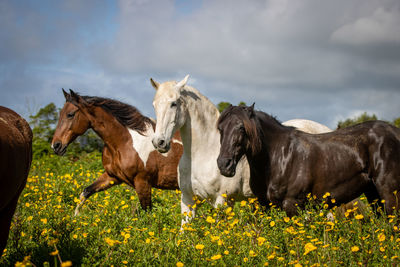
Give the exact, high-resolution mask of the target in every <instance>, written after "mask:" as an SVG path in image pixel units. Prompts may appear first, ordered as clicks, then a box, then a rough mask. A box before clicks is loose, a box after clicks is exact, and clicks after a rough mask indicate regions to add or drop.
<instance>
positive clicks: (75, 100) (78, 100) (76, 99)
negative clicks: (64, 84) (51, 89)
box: [69, 89, 88, 107]
mask: <svg viewBox="0 0 400 267" xmlns="http://www.w3.org/2000/svg"><path fill="white" fill-rule="evenodd" d="M69 92H70V97H71V102H72V104H74V105H76V106H78V107H79V106H87V104H88V103H87V102H86V101H85V100H84V99H83V98H82V97H81V96H80V95H78V94H77V93H75V92H74V91H72V89H69Z"/></svg>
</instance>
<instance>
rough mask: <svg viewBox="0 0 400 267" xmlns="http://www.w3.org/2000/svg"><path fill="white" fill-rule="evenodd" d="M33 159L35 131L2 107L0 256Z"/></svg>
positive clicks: (15, 114) (0, 118)
mask: <svg viewBox="0 0 400 267" xmlns="http://www.w3.org/2000/svg"><path fill="white" fill-rule="evenodd" d="M31 162H32V130H31V128H30V127H29V124H28V123H27V122H26V121H25V120H24V119H23V118H21V117H20V116H19V115H18V114H17V113H15V112H14V111H12V110H10V109H8V108H5V107H1V106H0V257H1V255H2V253H3V250H4V248H5V246H6V244H7V239H8V233H9V231H10V225H11V219H12V217H13V215H14V212H15V208H16V207H17V202H18V198H19V195H20V194H21V192H22V190H23V189H24V188H25V184H26V180H27V177H28V174H29V169H30V167H31Z"/></svg>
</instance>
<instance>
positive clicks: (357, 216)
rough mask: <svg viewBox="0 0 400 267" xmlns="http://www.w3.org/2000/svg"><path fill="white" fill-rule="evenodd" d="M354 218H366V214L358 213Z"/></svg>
mask: <svg viewBox="0 0 400 267" xmlns="http://www.w3.org/2000/svg"><path fill="white" fill-rule="evenodd" d="M354 218H356V219H357V220H362V219H364V216H363V215H362V214H357V215H356V216H354Z"/></svg>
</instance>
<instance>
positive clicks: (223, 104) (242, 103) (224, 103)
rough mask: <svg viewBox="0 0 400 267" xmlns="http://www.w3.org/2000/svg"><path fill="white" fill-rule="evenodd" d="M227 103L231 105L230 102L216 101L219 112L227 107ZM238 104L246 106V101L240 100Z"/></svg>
mask: <svg viewBox="0 0 400 267" xmlns="http://www.w3.org/2000/svg"><path fill="white" fill-rule="evenodd" d="M229 105H232V104H231V103H230V102H224V101H222V102H219V103H218V105H217V108H218V110H219V112H222V111H224V110H225V109H226V108H227V107H229ZM238 106H246V103H245V102H243V101H240V102H239V104H238Z"/></svg>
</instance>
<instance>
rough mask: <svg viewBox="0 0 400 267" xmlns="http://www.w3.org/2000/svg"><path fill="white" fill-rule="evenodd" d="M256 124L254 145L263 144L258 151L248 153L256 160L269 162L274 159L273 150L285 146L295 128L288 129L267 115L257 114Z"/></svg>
mask: <svg viewBox="0 0 400 267" xmlns="http://www.w3.org/2000/svg"><path fill="white" fill-rule="evenodd" d="M254 123H255V124H256V128H257V136H256V137H255V138H257V140H252V141H251V142H252V143H255V142H257V141H259V142H261V143H260V146H259V149H258V151H252V150H250V151H248V153H247V154H248V155H249V156H251V157H253V158H254V160H256V161H259V160H261V161H262V160H268V161H269V159H270V158H271V157H272V155H271V153H272V152H271V151H272V148H273V147H275V146H276V145H277V144H284V143H286V140H287V139H288V138H289V133H290V132H291V131H293V128H291V127H286V126H284V125H282V124H281V123H279V122H278V121H277V120H275V119H274V118H272V117H271V116H269V115H268V114H266V113H263V112H256V114H255V118H254Z"/></svg>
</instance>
